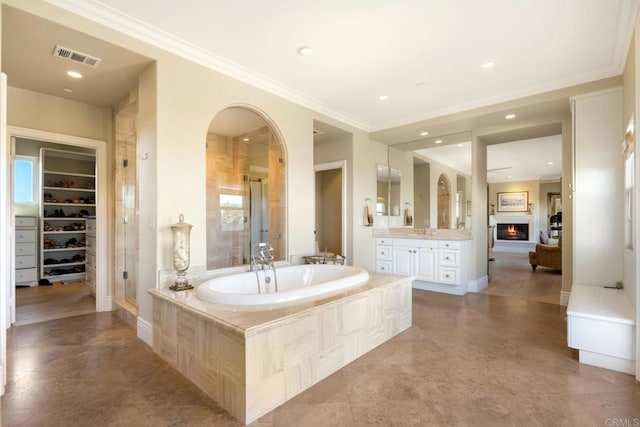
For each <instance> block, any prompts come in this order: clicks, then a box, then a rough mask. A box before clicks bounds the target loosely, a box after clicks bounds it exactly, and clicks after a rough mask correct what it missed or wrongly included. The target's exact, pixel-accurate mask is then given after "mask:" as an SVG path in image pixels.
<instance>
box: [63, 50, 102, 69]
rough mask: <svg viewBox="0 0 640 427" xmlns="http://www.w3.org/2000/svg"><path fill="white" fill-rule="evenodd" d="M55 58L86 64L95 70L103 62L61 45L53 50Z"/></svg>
mask: <svg viewBox="0 0 640 427" xmlns="http://www.w3.org/2000/svg"><path fill="white" fill-rule="evenodd" d="M53 56H57V57H58V58H62V59H66V60H68V61H73V62H77V63H80V64H85V65H88V66H90V67H94V68H95V67H97V66H98V65H100V62H102V59H100V58H96V57H95V56H91V55H87V54H86V53H82V52H78V51H77V50H73V49H69V48H66V47H64V46H60V45H56V48H55V49H54V50H53Z"/></svg>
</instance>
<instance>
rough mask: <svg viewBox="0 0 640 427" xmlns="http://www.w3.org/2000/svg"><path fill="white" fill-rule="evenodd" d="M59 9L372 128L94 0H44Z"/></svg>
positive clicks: (358, 124) (366, 128) (351, 123)
mask: <svg viewBox="0 0 640 427" xmlns="http://www.w3.org/2000/svg"><path fill="white" fill-rule="evenodd" d="M45 1H46V2H47V3H49V4H52V5H54V6H56V7H59V8H60V9H64V10H66V11H68V12H71V13H74V14H76V15H78V16H81V17H83V18H85V19H88V20H90V21H93V22H96V23H98V24H101V25H104V26H105V27H107V28H111V29H112V30H115V31H118V32H120V33H123V34H125V35H127V36H129V37H133V38H135V39H138V40H141V41H143V42H145V43H148V44H150V45H152V46H155V47H157V48H159V49H162V50H164V51H166V52H169V53H172V54H174V55H176V56H180V57H182V58H185V59H187V60H189V61H192V62H195V63H197V64H200V65H202V66H204V67H207V68H209V69H211V70H214V71H217V72H219V73H221V74H225V75H227V76H229V77H232V78H234V79H236V80H239V81H241V82H244V83H247V84H249V85H251V86H254V87H256V88H258V89H262V90H264V91H265V92H269V93H271V94H273V95H276V96H279V97H281V98H284V99H286V100H288V101H291V102H293V103H295V104H298V105H300V106H302V107H305V108H308V109H310V110H313V111H315V112H318V113H320V114H324V115H325V116H328V117H331V118H333V119H335V120H338V121H340V122H342V123H345V124H348V125H350V126H353V127H355V128H358V129H360V130H363V131H365V132H369V131H370V130H371V125H370V124H368V123H365V122H363V121H361V120H359V119H357V118H355V117H352V116H350V115H348V114H346V113H342V112H340V111H336V110H334V109H332V108H330V107H329V106H327V105H325V104H323V103H321V102H319V101H317V100H315V99H312V98H310V97H308V96H306V95H305V94H303V93H301V92H298V91H296V90H294V89H292V88H290V87H288V86H285V85H282V84H280V83H278V82H276V81H274V80H272V79H270V78H268V77H266V76H263V75H261V74H259V73H256V72H255V71H252V70H250V69H248V68H246V67H243V66H242V65H240V64H237V63H235V62H233V61H229V60H228V59H226V58H223V57H221V56H218V55H216V54H214V53H212V52H209V51H207V50H205V49H202V48H200V47H198V46H196V45H194V44H193V43H190V42H187V41H186V40H183V39H181V38H178V37H175V36H173V35H171V34H169V33H167V32H165V31H162V30H160V29H158V28H156V27H154V26H152V25H149V24H147V23H145V22H143V21H140V20H139V19H136V18H133V17H131V16H128V15H126V14H123V13H122V12H120V11H118V10H116V9H113V8H111V7H109V6H106V5H105V4H103V3H100V2H99V1H95V0H89V1H87V0H45Z"/></svg>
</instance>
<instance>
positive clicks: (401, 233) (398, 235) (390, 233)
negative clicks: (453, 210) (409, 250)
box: [373, 228, 473, 240]
mask: <svg viewBox="0 0 640 427" xmlns="http://www.w3.org/2000/svg"><path fill="white" fill-rule="evenodd" d="M373 237H390V238H393V239H425V240H472V239H473V233H471V230H441V229H434V228H431V229H428V230H426V231H425V230H424V229H417V228H377V229H374V230H373Z"/></svg>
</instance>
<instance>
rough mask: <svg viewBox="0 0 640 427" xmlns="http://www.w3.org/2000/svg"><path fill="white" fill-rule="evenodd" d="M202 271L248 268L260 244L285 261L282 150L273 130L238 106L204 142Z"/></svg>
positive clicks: (222, 115) (217, 121) (221, 116)
mask: <svg viewBox="0 0 640 427" xmlns="http://www.w3.org/2000/svg"><path fill="white" fill-rule="evenodd" d="M206 144H207V149H206V162H207V164H206V180H207V182H206V207H207V270H213V269H218V268H226V267H235V266H242V265H247V264H249V263H250V262H251V255H252V251H253V249H254V248H255V246H256V245H257V244H258V243H260V242H265V243H270V244H271V246H272V247H273V249H274V253H273V254H274V257H275V259H276V260H284V259H286V229H287V227H286V214H285V212H286V188H285V183H286V179H285V178H286V166H285V165H286V157H285V156H286V150H285V145H284V141H283V139H282V137H281V136H280V133H279V132H278V130H277V127H276V126H275V124H274V123H273V122H272V121H271V120H270V119H269V118H268V116H266V115H265V114H264V113H263V112H261V111H259V110H258V109H256V108H254V107H251V106H246V105H238V106H231V107H227V108H225V109H223V110H221V111H220V112H219V113H217V114H216V116H215V117H214V118H213V119H212V120H211V123H210V125H209V128H208V131H207V137H206Z"/></svg>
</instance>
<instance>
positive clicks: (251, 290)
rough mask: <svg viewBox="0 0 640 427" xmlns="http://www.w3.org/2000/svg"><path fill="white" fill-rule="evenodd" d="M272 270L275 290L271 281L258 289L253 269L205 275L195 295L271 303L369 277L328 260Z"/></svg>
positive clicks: (341, 287)
mask: <svg viewBox="0 0 640 427" xmlns="http://www.w3.org/2000/svg"><path fill="white" fill-rule="evenodd" d="M267 273H268V274H269V275H271V272H270V271H269V270H267ZM276 274H277V278H278V292H274V291H273V289H274V288H275V286H274V285H273V282H272V284H271V289H272V291H271V292H270V293H258V285H257V280H256V273H255V272H253V271H250V272H247V273H239V274H233V275H230V276H222V277H215V278H212V279H208V280H206V281H204V282H202V283H201V284H200V285H199V286H198V288H197V290H196V295H197V296H198V298H200V299H202V300H204V301H208V302H213V303H218V304H229V305H272V304H281V303H288V302H292V301H298V300H303V299H308V298H313V297H321V296H325V295H329V294H332V293H334V292H338V291H340V290H344V289H348V288H350V287H353V286H357V285H360V284H363V283H364V282H366V281H367V280H369V273H367V272H366V271H365V270H363V269H361V268H358V267H351V266H344V265H331V264H304V265H293V266H286V267H278V268H276ZM258 276H259V278H260V283H261V286H260V289H262V290H264V288H263V286H262V283H263V281H264V276H263V272H262V271H258Z"/></svg>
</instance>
